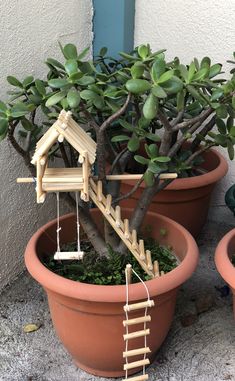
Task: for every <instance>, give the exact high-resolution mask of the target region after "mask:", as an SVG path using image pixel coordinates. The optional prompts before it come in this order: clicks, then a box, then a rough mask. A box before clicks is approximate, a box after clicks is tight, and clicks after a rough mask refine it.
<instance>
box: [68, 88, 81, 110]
mask: <svg viewBox="0 0 235 381" xmlns="http://www.w3.org/2000/svg"><path fill="white" fill-rule="evenodd" d="M67 102H68V105H69V107H71V108H75V107H77V106H78V105H79V103H80V95H79V93H78V91H77V90H76V89H70V90H69V91H68V94H67Z"/></svg>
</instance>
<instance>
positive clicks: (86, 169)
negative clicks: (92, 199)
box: [82, 152, 90, 202]
mask: <svg viewBox="0 0 235 381" xmlns="http://www.w3.org/2000/svg"><path fill="white" fill-rule="evenodd" d="M82 175H83V193H84V198H83V200H84V201H86V202H87V201H89V192H88V189H89V175H90V164H89V158H88V153H87V152H85V155H84V162H83V164H82Z"/></svg>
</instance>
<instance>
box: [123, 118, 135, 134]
mask: <svg viewBox="0 0 235 381" xmlns="http://www.w3.org/2000/svg"><path fill="white" fill-rule="evenodd" d="M119 123H120V125H121V126H122V127H124V128H125V129H126V130H128V131H132V132H133V131H134V130H135V128H134V127H133V126H132V124H130V123H128V122H127V121H126V120H123V119H119Z"/></svg>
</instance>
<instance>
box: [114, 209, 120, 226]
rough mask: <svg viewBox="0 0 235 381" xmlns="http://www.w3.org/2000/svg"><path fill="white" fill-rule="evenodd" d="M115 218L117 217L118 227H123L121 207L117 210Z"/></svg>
mask: <svg viewBox="0 0 235 381" xmlns="http://www.w3.org/2000/svg"><path fill="white" fill-rule="evenodd" d="M115 217H116V225H117V227H120V226H121V208H120V206H119V205H117V206H116V208H115Z"/></svg>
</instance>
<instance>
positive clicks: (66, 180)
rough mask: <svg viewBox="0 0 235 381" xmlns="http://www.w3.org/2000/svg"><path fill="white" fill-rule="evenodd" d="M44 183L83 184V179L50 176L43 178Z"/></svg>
mask: <svg viewBox="0 0 235 381" xmlns="http://www.w3.org/2000/svg"><path fill="white" fill-rule="evenodd" d="M42 181H43V183H44V184H45V183H47V184H48V183H61V184H66V183H83V178H82V176H81V177H78V176H77V177H67V176H60V177H49V176H46V177H45V176H44V177H43V180H42Z"/></svg>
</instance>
